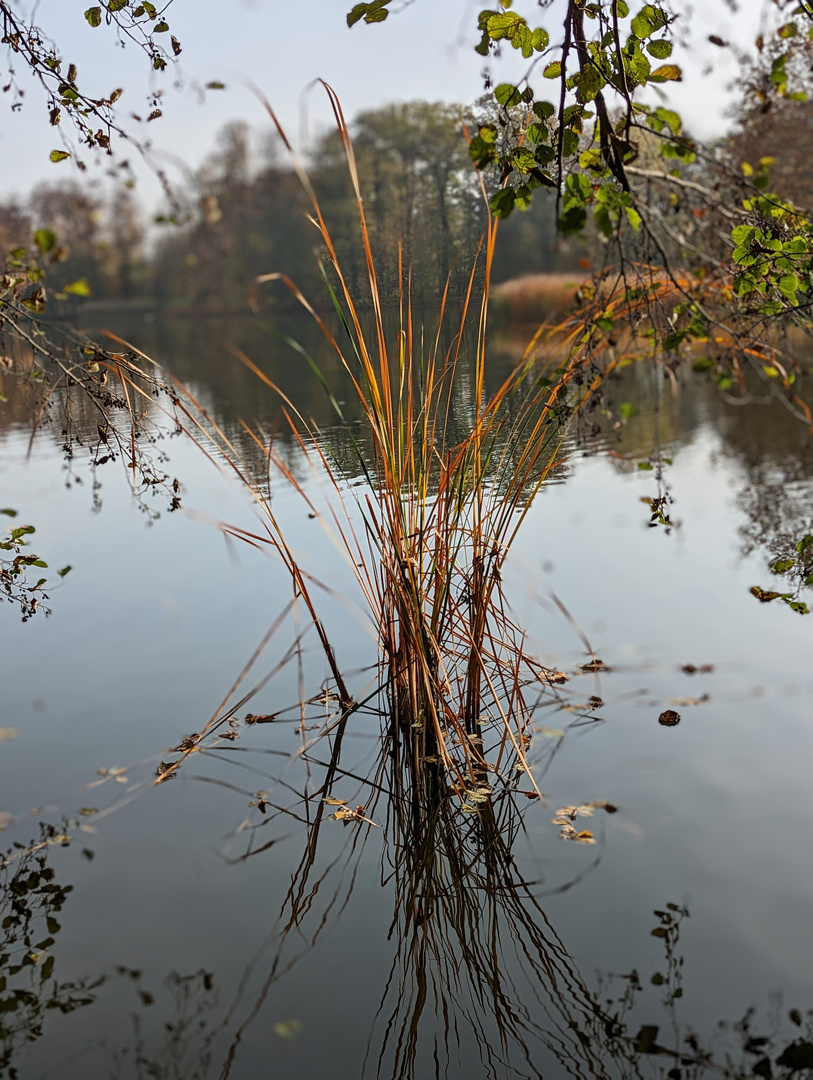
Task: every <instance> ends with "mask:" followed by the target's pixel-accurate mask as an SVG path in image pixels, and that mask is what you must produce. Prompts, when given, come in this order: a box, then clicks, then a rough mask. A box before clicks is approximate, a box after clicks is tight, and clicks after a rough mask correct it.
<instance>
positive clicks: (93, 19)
mask: <svg viewBox="0 0 813 1080" xmlns="http://www.w3.org/2000/svg"><path fill="white" fill-rule="evenodd" d="M85 18H86V19H87V21H88V22H89V23H90V25H91V26H101V25H102V9H101V8H100V7H91V8H88V9H87V11H86V12H85Z"/></svg>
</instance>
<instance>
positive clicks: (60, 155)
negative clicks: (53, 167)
mask: <svg viewBox="0 0 813 1080" xmlns="http://www.w3.org/2000/svg"><path fill="white" fill-rule="evenodd" d="M70 156H71V155H70V154H69V153H68V151H67V150H52V151H51V155H50V157H51V161H53V162H54V163H56V162H57V161H64V160H65V158H69V157H70Z"/></svg>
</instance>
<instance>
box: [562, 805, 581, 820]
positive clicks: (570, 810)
mask: <svg viewBox="0 0 813 1080" xmlns="http://www.w3.org/2000/svg"><path fill="white" fill-rule="evenodd" d="M578 812H579V808H578V806H562V807H560V808H559V809H558V810H557V811H556V816H557V817H563V818H571V819H572V818H575V816H576V815H577V814H578Z"/></svg>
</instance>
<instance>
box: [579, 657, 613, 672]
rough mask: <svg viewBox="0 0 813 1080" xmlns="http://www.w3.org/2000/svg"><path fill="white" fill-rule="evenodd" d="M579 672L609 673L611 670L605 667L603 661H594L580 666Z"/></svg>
mask: <svg viewBox="0 0 813 1080" xmlns="http://www.w3.org/2000/svg"><path fill="white" fill-rule="evenodd" d="M580 670H581V671H610V670H611V669H610V668H608V667H607V665H606V664H605V663H604V661H603V660H597V659H596V660H591V661H590V662H589V663H587V664H582V665H581V668H580Z"/></svg>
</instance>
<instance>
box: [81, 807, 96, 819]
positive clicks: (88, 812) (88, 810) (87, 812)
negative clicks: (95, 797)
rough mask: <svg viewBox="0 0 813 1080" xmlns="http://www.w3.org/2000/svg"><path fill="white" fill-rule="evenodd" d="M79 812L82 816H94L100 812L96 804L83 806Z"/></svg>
mask: <svg viewBox="0 0 813 1080" xmlns="http://www.w3.org/2000/svg"><path fill="white" fill-rule="evenodd" d="M77 813H78V814H79V816H80V817H93V815H94V814H98V813H99V810H98V808H97V807H95V806H82V807H80V809H79V810H78V811H77Z"/></svg>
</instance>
